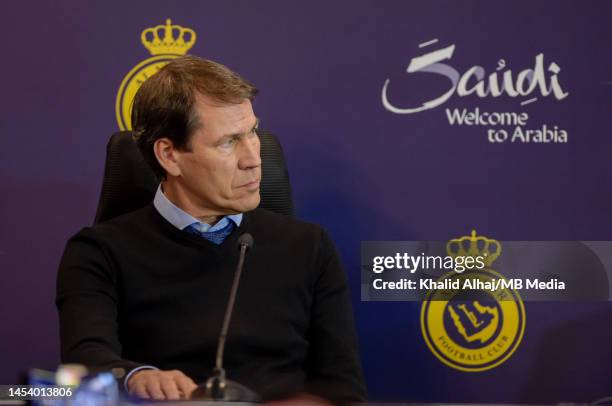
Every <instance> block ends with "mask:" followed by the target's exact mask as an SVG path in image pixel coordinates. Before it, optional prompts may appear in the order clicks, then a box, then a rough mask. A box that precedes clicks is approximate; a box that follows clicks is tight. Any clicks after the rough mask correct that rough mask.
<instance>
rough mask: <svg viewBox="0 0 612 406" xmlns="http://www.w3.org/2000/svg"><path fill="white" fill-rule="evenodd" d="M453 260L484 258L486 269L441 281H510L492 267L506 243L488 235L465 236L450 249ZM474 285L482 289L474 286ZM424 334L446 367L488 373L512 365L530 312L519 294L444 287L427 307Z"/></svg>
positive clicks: (432, 293) (450, 275)
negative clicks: (508, 363)
mask: <svg viewBox="0 0 612 406" xmlns="http://www.w3.org/2000/svg"><path fill="white" fill-rule="evenodd" d="M446 251H447V253H448V255H450V256H472V257H476V256H482V257H484V258H485V265H486V266H485V268H483V269H482V270H478V269H472V270H469V271H466V272H464V273H461V274H459V273H457V272H454V271H451V272H449V273H447V274H445V275H443V276H442V277H441V278H440V279H439V280H440V281H443V280H444V279H453V280H454V279H459V280H460V281H461V282H460V286H466V285H470V284H471V283H470V282H474V281H476V280H480V281H482V282H485V283H486V282H491V281H495V280H498V279H505V278H504V277H503V276H502V275H501V274H499V273H497V272H495V271H494V270H493V269H491V265H492V263H493V262H494V261H495V260H496V259H497V257H499V256H500V255H501V244H500V243H499V242H498V241H496V240H491V239H488V238H486V237H483V236H476V231H473V232H472V235H471V236H464V237H461V238H458V239H453V240H450V241H449V242H448V243H447V245H446ZM472 285H476V284H474V283H472ZM421 331H422V333H423V337H424V339H425V343H426V344H427V347H429V349H430V350H431V352H432V353H433V354H434V355H435V356H436V357H437V358H438V359H439V360H440V361H442V362H443V363H444V364H446V365H447V366H449V367H451V368H455V369H458V370H460V371H465V372H478V371H486V370H488V369H491V368H495V367H496V366H498V365H500V364H501V363H503V362H504V361H506V360H507V359H508V358H509V357H510V356H511V355H512V354H513V353H514V351H515V350H516V348H517V347H518V346H519V344H520V342H521V339H522V338H523V333H524V331H525V308H524V305H523V301H522V300H521V298H520V296H519V294H518V293H517V292H516V291H515V290H513V289H509V288H505V287H503V286H502V287H500V288H499V289H498V290H495V291H490V290H471V289H438V290H431V291H429V293H428V295H427V297H426V299H425V301H424V302H423V304H422V307H421Z"/></svg>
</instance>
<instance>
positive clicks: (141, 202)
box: [94, 130, 293, 224]
mask: <svg viewBox="0 0 612 406" xmlns="http://www.w3.org/2000/svg"><path fill="white" fill-rule="evenodd" d="M258 134H259V137H260V140H261V160H262V165H261V166H262V179H261V187H260V193H261V203H260V205H259V207H262V208H264V209H267V210H270V211H273V212H275V213H280V214H285V215H289V216H291V215H293V200H292V198H291V185H290V183H289V172H288V171H287V166H286V164H285V157H284V155H283V150H282V147H281V145H280V143H279V142H278V139H277V138H276V137H275V136H274V135H272V134H271V133H269V132H267V131H265V130H258ZM157 185H158V181H157V180H156V178H155V175H154V173H153V170H152V169H151V168H150V167H149V165H148V164H147V163H146V162H145V160H144V159H143V158H142V155H141V154H140V151H139V150H138V147H137V146H136V142H135V141H134V139H133V137H132V133H131V132H130V131H122V132H118V133H115V134H113V135H112V136H111V138H110V140H109V141H108V145H107V146H106V164H105V168H104V179H103V180H102V191H101V193H100V201H99V202H98V209H97V211H96V218H95V220H94V224H97V223H99V222H102V221H106V220H110V219H112V218H113V217H117V216H119V215H121V214H124V213H129V212H131V211H134V210H137V209H140V208H141V207H144V206H146V205H147V204H149V203H150V202H151V201H152V200H153V197H154V196H155V190H156V189H157Z"/></svg>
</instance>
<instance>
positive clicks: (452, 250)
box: [446, 230, 501, 267]
mask: <svg viewBox="0 0 612 406" xmlns="http://www.w3.org/2000/svg"><path fill="white" fill-rule="evenodd" d="M446 253H447V254H448V255H450V256H452V257H457V256H465V257H474V258H475V257H477V256H481V257H483V258H484V259H483V262H484V263H485V265H486V266H487V267H490V266H491V264H492V263H493V262H494V261H495V260H496V259H497V257H499V256H500V255H501V244H500V243H499V241H497V240H492V239H489V238H486V237H483V236H478V237H477V236H476V230H472V235H471V236H467V235H466V236H463V237H460V238H455V239H452V240H450V241H449V242H448V243H447V244H446Z"/></svg>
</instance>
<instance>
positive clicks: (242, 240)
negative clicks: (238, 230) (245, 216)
mask: <svg viewBox="0 0 612 406" xmlns="http://www.w3.org/2000/svg"><path fill="white" fill-rule="evenodd" d="M253 244H254V240H253V236H252V235H251V234H249V233H244V234H242V235H241V236H240V237H239V238H238V249H239V250H240V257H239V259H238V265H237V266H236V272H235V273H234V281H233V282H232V289H231V290H230V295H229V301H228V303H227V308H226V309H225V317H224V318H223V325H222V326H221V334H220V335H219V344H218V345H217V358H216V361H215V368H214V369H213V375H212V376H211V377H210V378H208V380H207V381H206V383H204V384H202V385H200V386H198V387H197V388H196V389H195V390H194V391H193V392H192V393H191V399H203V400H213V401H219V400H221V401H230V402H261V397H260V396H259V395H258V394H257V393H255V392H254V391H252V390H251V389H249V388H247V387H246V386H244V385H241V384H239V383H238V382H234V381H230V380H227V379H225V369H224V368H223V352H224V350H225V339H226V337H227V331H228V329H229V323H230V320H231V319H232V313H233V311H234V303H235V302H236V293H237V292H238V284H239V283H240V275H242V268H243V267H244V258H245V256H246V253H247V251H248V250H249V249H250V248H252V247H253Z"/></svg>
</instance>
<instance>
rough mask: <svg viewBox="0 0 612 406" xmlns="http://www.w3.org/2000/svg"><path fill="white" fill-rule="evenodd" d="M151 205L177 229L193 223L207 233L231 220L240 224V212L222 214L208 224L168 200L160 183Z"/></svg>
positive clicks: (220, 227)
mask: <svg viewBox="0 0 612 406" xmlns="http://www.w3.org/2000/svg"><path fill="white" fill-rule="evenodd" d="M153 205H154V206H155V209H157V211H158V212H159V214H160V215H161V216H162V217H163V218H165V219H166V220H167V221H168V222H169V223H170V224H172V225H173V226H174V227H176V228H178V229H179V230H183V229H185V228H186V227H189V226H190V225H193V226H194V227H195V228H196V229H197V230H198V231H200V232H201V233H207V232H213V231H217V230H220V229H222V228H224V227H225V226H227V223H228V221H233V222H234V223H235V224H236V226H237V227H238V226H240V223H241V222H242V213H238V214H232V215H229V216H224V217H223V218H222V219H221V220H219V221H218V222H217V223H216V224H214V225H212V226H211V225H210V224H207V223H203V222H201V221H200V220H198V219H197V218H195V217H193V216H192V215H191V214H189V213H187V212H186V211H184V210H183V209H180V208H179V207H177V206H175V205H174V203H172V202H171V201H170V200H168V198H167V197H166V195H164V192H163V191H162V188H161V184H160V185H159V186H158V187H157V192H155V198H154V199H153Z"/></svg>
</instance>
